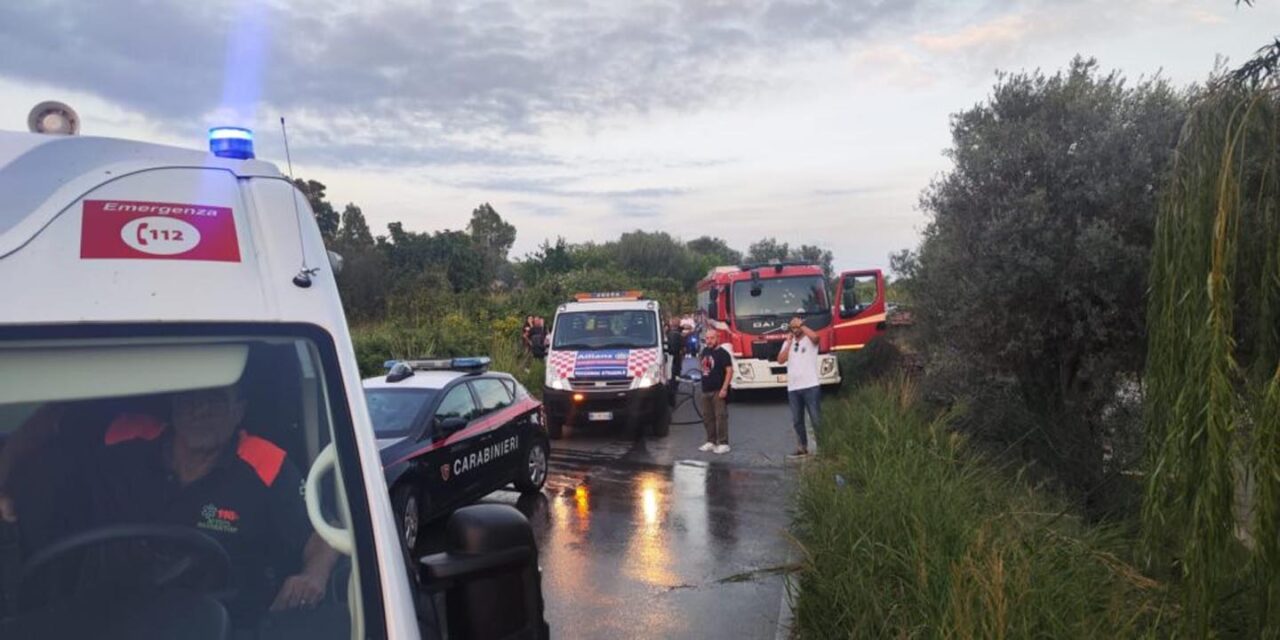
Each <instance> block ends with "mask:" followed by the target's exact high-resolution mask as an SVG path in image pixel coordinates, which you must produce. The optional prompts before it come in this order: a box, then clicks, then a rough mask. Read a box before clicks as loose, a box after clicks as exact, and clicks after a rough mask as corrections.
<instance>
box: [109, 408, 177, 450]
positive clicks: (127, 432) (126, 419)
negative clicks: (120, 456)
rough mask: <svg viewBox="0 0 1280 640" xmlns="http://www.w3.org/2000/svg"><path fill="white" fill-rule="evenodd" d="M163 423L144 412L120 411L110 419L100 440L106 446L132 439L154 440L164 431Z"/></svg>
mask: <svg viewBox="0 0 1280 640" xmlns="http://www.w3.org/2000/svg"><path fill="white" fill-rule="evenodd" d="M164 426H165V425H164V423H163V422H160V420H159V419H158V418H156V417H155V416H150V415H147V414H145V413H122V414H120V415H118V416H116V419H115V420H112V421H111V425H110V426H108V427H107V433H106V435H105V436H104V437H103V439H102V442H103V444H105V445H107V446H111V445H116V444H120V443H122V442H130V441H132V440H155V439H156V438H159V437H160V434H162V433H164Z"/></svg>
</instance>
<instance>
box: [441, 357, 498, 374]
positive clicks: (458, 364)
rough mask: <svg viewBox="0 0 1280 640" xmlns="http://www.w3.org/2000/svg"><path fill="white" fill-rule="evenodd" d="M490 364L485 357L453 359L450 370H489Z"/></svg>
mask: <svg viewBox="0 0 1280 640" xmlns="http://www.w3.org/2000/svg"><path fill="white" fill-rule="evenodd" d="M490 362H492V361H491V360H490V359H489V358H488V357H487V356H476V357H472V358H454V359H453V363H452V367H451V368H452V369H455V370H458V371H484V370H485V369H488V368H489V363H490Z"/></svg>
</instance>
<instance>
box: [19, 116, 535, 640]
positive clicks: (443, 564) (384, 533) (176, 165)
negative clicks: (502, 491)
mask: <svg viewBox="0 0 1280 640" xmlns="http://www.w3.org/2000/svg"><path fill="white" fill-rule="evenodd" d="M41 108H44V109H46V111H45V112H41V113H33V116H32V120H31V122H32V127H33V130H36V131H40V130H48V129H49V128H53V129H55V130H56V129H58V128H63V129H64V130H63V131H62V133H74V129H75V127H74V112H72V111H70V110H69V109H67V108H66V107H65V106H64V105H54V107H52V108H50V107H49V105H41V106H40V107H38V109H41ZM252 141H253V135H252V133H251V132H249V131H247V130H244V129H234V128H233V129H215V130H211V132H210V151H197V150H190V149H182V148H174V147H168V146H159V145H154V144H146V143H141V142H134V141H127V140H118V139H107V138H93V137H81V136H78V135H51V134H49V133H38V132H33V133H11V132H0V637H3V638H60V637H77V638H83V637H104V638H105V637H111V638H117V637H119V638H124V637H129V638H268V637H270V638H276V637H284V638H289V637H298V638H302V637H307V638H316V637H320V638H384V637H390V638H416V637H420V636H421V637H427V638H433V637H440V635H442V633H444V626H445V625H447V627H448V634H449V635H451V636H454V637H507V636H509V635H511V634H518V633H521V634H527V635H523V636H521V637H544V636H545V635H546V626H545V623H544V622H543V619H542V604H541V595H540V589H539V586H538V570H537V564H536V554H537V551H536V547H535V546H534V544H533V539H532V535H531V533H530V530H529V526H528V523H527V521H525V520H524V518H523V516H520V514H519V513H518V512H516V511H515V510H514V509H510V508H509V507H505V506H502V505H485V506H481V507H471V508H469V509H470V510H469V511H460V512H459V513H458V514H457V515H456V516H455V519H454V520H453V521H452V522H450V523H449V527H450V535H449V540H450V549H449V551H448V552H446V553H441V554H437V555H434V556H428V557H427V558H425V559H423V560H422V562H421V563H420V564H418V565H416V566H415V565H412V564H410V563H408V562H406V558H405V556H404V554H403V553H402V545H401V543H400V537H399V535H398V534H397V531H396V526H395V521H394V520H393V517H392V511H391V507H390V504H389V501H388V497H387V488H386V484H385V482H384V480H383V471H382V464H381V460H380V459H379V456H378V448H377V446H376V443H375V440H374V435H373V431H372V429H371V427H370V424H369V417H368V412H367V410H366V408H365V401H364V396H363V394H362V392H361V384H360V377H359V374H358V370H357V367H356V362H355V359H354V355H353V351H352V345H351V340H350V337H349V334H348V330H347V324H346V320H345V318H344V315H343V311H342V307H341V304H340V302H339V299H338V294H337V288H336V284H335V280H334V274H333V271H332V269H331V264H330V256H329V255H328V254H327V253H326V251H325V247H324V244H323V242H322V240H321V237H320V233H319V231H318V228H317V226H316V223H315V220H314V217H313V214H312V211H311V209H310V208H309V207H308V205H307V202H306V199H305V197H304V196H303V195H302V194H301V193H299V192H298V191H297V190H296V189H295V188H294V186H293V185H292V184H291V182H290V180H289V179H288V178H287V177H285V176H284V175H282V174H281V172H280V171H279V170H278V169H277V168H276V167H275V166H273V165H271V164H269V163H266V162H261V161H258V160H255V159H253V149H252ZM476 530H481V531H483V535H470V534H474V533H475V532H476ZM477 545H479V546H477ZM477 571H480V572H483V573H484V575H483V576H482V582H483V584H484V585H486V586H485V588H483V589H481V588H477V583H476V582H475V580H476V578H475V576H476V572H477ZM504 575H506V577H503V576H504ZM494 580H498V581H499V583H501V582H502V581H504V580H506V581H508V582H509V583H510V584H515V585H517V586H516V587H515V590H514V591H512V590H511V588H506V590H505V591H504V590H503V589H493V587H494V585H495V583H494ZM498 586H502V585H498ZM427 589H434V590H435V592H436V594H435V595H434V596H433V595H430V594H427V595H424V592H425V590H427ZM486 593H487V594H489V595H485V594H486ZM493 593H507V594H508V595H510V594H512V593H517V594H524V598H523V600H521V601H519V602H516V603H513V602H512V601H511V600H510V599H507V598H504V599H502V600H501V601H498V600H499V599H498V598H497V597H496V596H494V595H492V594H493ZM521 605H524V606H523V607H522V606H521ZM440 607H443V608H440ZM446 611H447V614H446V613H445V612H446Z"/></svg>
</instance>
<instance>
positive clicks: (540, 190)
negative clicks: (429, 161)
mask: <svg viewBox="0 0 1280 640" xmlns="http://www.w3.org/2000/svg"><path fill="white" fill-rule="evenodd" d="M574 182H576V179H575V178H568V177H556V178H516V177H511V178H486V179H483V180H471V181H467V182H462V183H457V184H455V185H454V186H458V187H463V188H468V189H480V190H484V191H505V192H511V193H527V194H536V195H547V196H561V197H567V198H584V199H593V198H598V199H604V200H618V199H626V200H653V199H661V198H671V197H675V196H680V195H685V194H687V193H689V192H690V191H689V190H688V189H684V188H679V187H642V188H638V189H605V190H591V189H575V188H570V187H569V185H571V184H573V183H574Z"/></svg>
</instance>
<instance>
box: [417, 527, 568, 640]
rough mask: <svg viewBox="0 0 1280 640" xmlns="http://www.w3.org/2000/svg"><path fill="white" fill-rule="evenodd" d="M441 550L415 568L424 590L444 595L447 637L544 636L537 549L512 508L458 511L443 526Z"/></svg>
mask: <svg viewBox="0 0 1280 640" xmlns="http://www.w3.org/2000/svg"><path fill="white" fill-rule="evenodd" d="M446 538H447V546H446V549H447V550H446V551H444V552H443V553H437V554H433V555H429V556H426V557H425V558H423V559H422V561H421V564H420V565H419V571H420V578H421V582H422V585H423V587H424V588H425V589H426V590H427V591H428V592H429V593H428V594H427V597H434V595H433V594H435V593H443V594H444V602H445V619H446V620H447V625H448V637H450V638H475V639H477V640H487V639H489V638H538V639H541V638H548V637H550V635H551V632H550V629H549V628H548V626H547V622H546V620H545V619H544V618H543V605H542V576H541V573H540V571H539V570H538V546H537V543H536V542H534V539H533V528H532V527H530V526H529V521H528V520H527V519H526V518H525V517H524V515H523V514H521V513H520V512H519V511H517V510H516V509H515V508H514V507H512V506H510V505H505V504H480V505H473V506H470V507H463V508H461V509H459V510H457V511H456V512H454V514H453V516H452V517H451V518H449V523H448V524H447V525H446Z"/></svg>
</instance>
